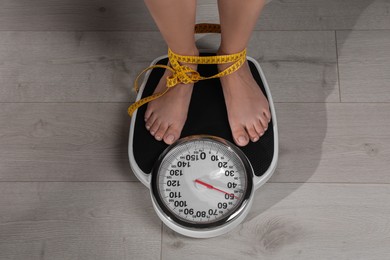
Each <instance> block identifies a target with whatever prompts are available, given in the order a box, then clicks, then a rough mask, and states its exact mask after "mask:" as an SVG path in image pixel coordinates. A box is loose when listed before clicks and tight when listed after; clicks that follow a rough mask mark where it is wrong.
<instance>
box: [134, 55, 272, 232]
mask: <svg viewBox="0 0 390 260" xmlns="http://www.w3.org/2000/svg"><path fill="white" fill-rule="evenodd" d="M200 55H201V56H214V55H215V52H204V51H203V52H201V54H200ZM247 60H248V63H249V66H250V69H251V72H252V74H253V77H254V79H255V80H256V81H257V83H258V86H259V88H260V89H261V91H262V92H263V93H264V95H265V96H266V97H267V99H268V103H269V106H270V112H271V116H272V119H271V122H270V123H269V126H268V130H267V131H265V133H264V135H263V136H261V137H260V139H259V140H258V141H257V142H249V144H248V145H247V146H245V147H237V146H236V145H235V144H234V141H233V137H232V134H231V130H230V126H229V122H228V117H227V111H226V106H225V101H224V96H223V92H222V88H221V83H220V80H219V79H218V78H215V79H209V80H201V81H198V82H196V83H195V84H194V88H193V93H192V97H191V102H190V106H189V111H188V117H187V121H186V123H185V125H184V128H183V130H182V133H181V137H180V139H179V140H178V141H176V142H175V143H173V144H172V145H167V144H165V143H164V142H163V141H157V140H155V138H154V137H153V136H152V135H151V134H150V133H149V131H148V130H147V129H146V128H145V121H144V114H145V111H146V108H147V106H146V105H144V106H141V107H139V108H138V109H137V110H136V111H135V112H134V114H133V115H132V118H131V123H130V133H129V146H128V154H129V161H130V166H131V169H132V171H133V172H134V174H135V176H136V177H137V178H138V179H139V180H140V181H141V182H142V183H143V184H144V185H145V186H146V187H147V188H148V189H150V195H151V201H152V204H153V208H154V209H155V211H156V213H157V215H158V216H159V218H160V219H161V220H162V221H163V223H164V224H165V225H166V226H168V227H169V228H171V229H172V230H174V231H176V232H178V233H180V234H182V235H185V236H189V237H195V238H208V237H214V236H218V235H222V234H224V233H226V232H229V231H230V230H232V229H233V228H235V227H236V226H238V225H239V224H240V223H242V221H243V220H244V219H245V217H246V215H247V214H248V212H249V211H250V208H251V205H252V203H253V198H254V192H255V190H257V189H258V188H260V187H261V186H262V185H263V184H264V183H265V182H266V181H267V180H268V179H269V178H270V177H271V175H272V174H273V172H274V171H275V168H276V164H277V161H278V151H279V147H278V128H277V121H276V114H275V108H274V103H273V101H272V96H271V92H270V89H269V87H268V84H267V81H266V79H265V76H264V73H263V71H262V69H261V67H260V65H259V63H258V62H257V61H256V60H255V59H253V58H251V57H249V56H247ZM167 63H168V57H167V56H166V55H165V56H161V57H159V58H157V59H155V60H154V61H153V62H152V64H151V65H156V64H162V65H166V64H167ZM197 71H198V72H199V73H200V75H202V76H206V77H208V76H211V75H215V74H217V73H218V69H217V65H213V64H205V65H201V64H200V65H198V69H197ZM163 74H164V69H160V68H154V69H152V70H150V71H148V72H146V74H145V77H144V80H143V82H142V84H141V86H140V89H139V92H138V94H137V98H136V100H140V99H142V98H144V97H148V96H150V95H151V94H153V91H154V89H155V87H156V86H157V84H158V82H159V80H160V78H161V77H162V75H163ZM172 102H174V100H173V101H172Z"/></svg>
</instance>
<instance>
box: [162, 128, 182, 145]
mask: <svg viewBox="0 0 390 260" xmlns="http://www.w3.org/2000/svg"><path fill="white" fill-rule="evenodd" d="M179 136H180V131H179V130H178V129H177V128H176V127H174V126H173V125H171V126H169V127H168V129H167V130H166V132H165V135H164V142H165V143H166V144H172V143H174V142H175V141H176V140H177V139H178V138H179Z"/></svg>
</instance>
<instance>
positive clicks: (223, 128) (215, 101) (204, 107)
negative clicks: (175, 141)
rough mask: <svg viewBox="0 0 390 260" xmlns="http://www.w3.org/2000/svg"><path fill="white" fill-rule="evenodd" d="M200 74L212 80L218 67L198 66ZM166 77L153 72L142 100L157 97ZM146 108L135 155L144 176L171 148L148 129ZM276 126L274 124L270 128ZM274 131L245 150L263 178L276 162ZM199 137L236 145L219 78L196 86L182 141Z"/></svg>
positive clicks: (137, 129) (139, 119)
mask: <svg viewBox="0 0 390 260" xmlns="http://www.w3.org/2000/svg"><path fill="white" fill-rule="evenodd" d="M202 55H214V54H202ZM167 62H168V58H164V59H162V60H160V61H158V62H157V64H164V65H166V64H167ZM248 62H249V65H250V68H251V72H252V74H253V76H254V78H255V80H256V81H257V83H258V85H259V87H260V88H261V90H262V91H263V93H264V95H265V96H267V95H266V91H265V89H264V85H263V82H262V80H261V77H260V74H259V72H258V71H257V69H256V66H255V65H254V64H253V63H252V62H251V61H248ZM198 72H199V73H200V75H202V76H212V75H214V74H217V73H218V71H217V65H198ZM163 73H164V70H163V69H153V70H152V72H151V73H150V76H149V78H148V79H147V82H146V85H145V89H144V91H143V93H142V98H144V97H147V96H150V95H151V94H152V93H153V91H154V89H155V87H156V86H157V84H158V82H159V80H160V78H161V77H162V75H163ZM172 102H174V100H173V101H172ZM146 107H147V105H144V106H142V107H140V108H138V112H137V115H136V116H137V117H136V122H135V129H134V137H133V152H134V159H135V161H136V163H137V164H138V167H139V168H140V169H141V170H142V171H143V172H144V173H148V174H149V173H150V172H151V171H152V168H153V165H154V163H155V162H156V161H157V158H158V157H159V155H160V154H161V153H162V152H163V151H164V150H165V148H167V145H166V144H165V143H164V142H163V141H156V140H155V139H154V137H153V136H151V135H150V133H149V132H148V130H147V129H146V128H145V121H144V114H145V111H146ZM272 125H273V124H272V121H271V122H270V126H272ZM273 131H274V130H273V127H269V128H268V130H267V131H266V132H265V134H264V135H263V136H262V137H261V138H260V140H259V141H257V142H255V143H252V142H250V143H249V144H248V145H247V146H245V147H242V148H241V150H242V151H243V152H244V153H245V154H246V156H247V157H248V159H249V161H250V162H251V164H252V167H253V170H254V172H255V175H256V176H262V175H263V174H264V173H265V172H266V171H267V169H268V168H269V167H270V164H271V162H272V160H273V156H274V133H273ZM199 134H207V135H214V136H218V137H222V138H224V139H226V140H228V141H230V142H232V143H234V141H233V138H232V134H231V131H230V126H229V122H228V118H227V112H226V107H225V101H224V97H223V93H222V89H221V83H220V81H219V79H218V78H217V79H210V80H202V81H199V82H197V83H195V86H194V90H193V93H192V98H191V103H190V107H189V112H188V117H187V121H186V124H185V126H184V129H183V131H182V134H181V137H186V136H190V135H199Z"/></svg>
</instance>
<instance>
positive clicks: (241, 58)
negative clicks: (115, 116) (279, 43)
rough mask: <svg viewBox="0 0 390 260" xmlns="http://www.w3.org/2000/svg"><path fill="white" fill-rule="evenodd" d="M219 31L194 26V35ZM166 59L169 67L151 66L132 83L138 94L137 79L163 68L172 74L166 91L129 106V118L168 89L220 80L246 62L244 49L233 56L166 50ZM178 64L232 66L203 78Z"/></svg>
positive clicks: (216, 26)
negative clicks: (180, 52) (201, 81)
mask: <svg viewBox="0 0 390 260" xmlns="http://www.w3.org/2000/svg"><path fill="white" fill-rule="evenodd" d="M220 31H221V28H220V26H219V25H218V24H197V25H196V26H195V33H210V32H211V33H220ZM168 59H169V63H170V65H171V66H167V65H153V66H150V67H148V68H146V69H144V70H143V71H142V72H141V73H140V74H139V75H138V76H137V78H136V79H135V82H134V88H135V90H136V91H137V92H138V89H139V87H138V79H139V78H140V76H141V75H142V74H144V73H145V72H146V71H148V70H151V69H154V68H163V69H168V70H170V71H171V72H172V75H171V76H169V77H167V83H166V89H165V90H164V91H162V92H158V93H154V94H153V95H151V96H148V97H145V98H143V99H141V100H139V101H137V102H135V103H134V104H132V105H131V106H129V108H128V110H127V112H128V114H129V115H130V116H132V114H133V113H134V111H136V110H137V109H138V108H139V107H140V106H142V105H144V104H146V103H148V102H150V101H152V100H155V99H157V98H159V97H161V96H163V95H164V94H165V93H167V92H168V91H169V89H170V88H172V87H175V86H176V85H177V84H180V83H182V84H193V83H196V82H197V81H199V80H206V79H213V78H220V77H223V76H226V75H229V74H231V73H233V72H235V71H237V70H238V69H239V68H240V67H241V66H242V65H243V64H244V63H245V61H246V49H244V50H243V51H241V52H238V53H234V54H229V55H217V56H185V55H179V54H176V53H174V52H173V51H172V50H171V49H168ZM180 62H182V63H187V64H226V63H233V64H232V65H230V66H229V67H227V68H226V69H224V70H223V71H221V72H219V73H217V74H215V75H213V76H210V77H203V76H201V75H200V74H199V73H198V72H197V71H196V70H194V69H192V68H190V67H188V66H186V65H181V64H180Z"/></svg>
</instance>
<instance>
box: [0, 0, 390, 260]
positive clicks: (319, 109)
mask: <svg viewBox="0 0 390 260" xmlns="http://www.w3.org/2000/svg"><path fill="white" fill-rule="evenodd" d="M216 2H217V1H212V0H199V1H198V21H207V22H217V21H218V18H217V6H216ZM0 6H1V9H0V259H1V260H11V259H12V260H14V259H18V260H27V259H28V260H35V259H45V260H51V259H61V260H62V259H69V260H75V259H91V260H100V259H102V260H103V259H113V260H117V259H118V260H119V259H136V260H139V259H140V260H143V259H163V260H172V259H173V260H175V259H180V260H181V259H186V260H190V259H194V260H197V259H205V260H208V259H215V260H217V259H218V260H219V259H224V260H228V259H232V260H233V259H245V260H246V259H277V260H279V259H288V260H290V259H309V260H312V259H321V260H322V259H332V260H333V259H354V260H356V259H364V260H367V259H381V260H382V259H390V160H389V159H390V0H343V1H340V0H328V1H323V0H295V1H294V0H283V1H282V0H273V1H272V2H271V3H270V4H268V5H267V6H266V8H265V10H264V12H263V14H262V16H261V18H260V20H259V22H258V25H257V26H256V31H255V32H254V34H253V37H252V39H251V42H250V46H249V55H250V56H252V57H254V58H256V59H257V60H258V61H259V63H260V64H261V66H262V68H263V70H264V71H265V74H266V76H267V79H268V81H269V84H270V87H271V90H272V94H273V97H274V100H275V107H276V110H277V117H278V123H279V133H280V159H279V164H278V167H277V170H276V172H275V174H274V176H273V177H272V178H271V179H270V181H269V182H268V183H267V184H266V185H265V186H263V188H262V189H260V190H258V191H257V192H256V195H255V202H254V206H253V208H252V210H251V212H250V213H249V216H248V217H247V219H246V220H245V221H244V222H243V224H242V225H240V226H239V227H238V228H236V229H235V230H233V231H232V232H230V233H228V234H226V235H223V236H221V237H218V238H212V239H189V238H185V237H183V236H181V235H178V234H176V233H174V232H172V231H170V230H169V229H168V228H167V227H165V226H164V225H163V224H162V223H161V222H160V220H159V219H158V217H157V216H156V214H155V213H154V211H153V208H152V204H151V200H150V198H149V194H148V190H147V189H146V188H145V187H144V186H143V185H142V184H141V183H139V182H138V181H137V179H136V178H135V177H134V175H133V173H132V172H131V170H130V167H129V163H128V159H127V141H128V130H129V118H128V116H127V114H126V108H127V106H128V105H129V104H130V103H131V102H132V101H134V96H135V95H134V93H133V91H132V86H131V85H132V84H131V82H132V81H133V80H134V77H135V75H136V74H137V73H138V72H139V71H140V70H141V69H142V68H144V67H146V66H147V65H148V64H149V63H150V62H151V61H152V60H153V59H154V58H156V57H158V56H161V55H163V54H165V52H166V46H165V43H164V42H163V40H162V38H161V36H160V34H159V32H158V31H157V28H156V26H155V25H154V23H153V21H152V19H151V17H150V16H149V14H148V12H147V10H146V8H145V6H144V4H143V1H122V0H117V1H93V0H83V1H79V0H69V1H58V0H57V1H49V0H39V1H30V0H17V1H5V0H0ZM218 40H219V38H218V36H215V35H205V36H200V37H198V45H199V46H200V47H201V48H207V47H213V48H216V47H217V45H218Z"/></svg>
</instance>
